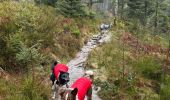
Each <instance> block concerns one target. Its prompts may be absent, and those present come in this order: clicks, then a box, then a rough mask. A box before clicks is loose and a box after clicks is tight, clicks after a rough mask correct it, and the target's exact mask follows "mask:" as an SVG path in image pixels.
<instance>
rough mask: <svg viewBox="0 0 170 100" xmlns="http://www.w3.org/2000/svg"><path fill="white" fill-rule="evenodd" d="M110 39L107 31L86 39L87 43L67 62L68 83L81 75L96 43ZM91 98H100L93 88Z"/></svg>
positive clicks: (95, 99)
mask: <svg viewBox="0 0 170 100" xmlns="http://www.w3.org/2000/svg"><path fill="white" fill-rule="evenodd" d="M110 40H111V33H110V32H108V31H105V32H104V34H101V33H99V34H97V35H94V36H92V38H91V39H89V40H88V42H87V44H85V45H84V46H83V47H82V49H81V51H80V52H78V53H77V55H76V57H75V58H74V59H72V60H71V61H70V62H68V64H67V65H68V66H69V73H70V82H69V85H71V84H72V83H73V82H75V81H76V80H77V79H78V78H80V77H82V76H83V74H84V72H85V69H84V63H85V62H86V60H87V58H88V55H89V53H90V52H91V51H92V50H93V49H94V48H95V47H97V46H98V45H100V44H102V43H104V42H108V41H110ZM92 100H101V99H100V98H99V97H98V96H97V92H96V91H95V90H94V89H93V95H92Z"/></svg>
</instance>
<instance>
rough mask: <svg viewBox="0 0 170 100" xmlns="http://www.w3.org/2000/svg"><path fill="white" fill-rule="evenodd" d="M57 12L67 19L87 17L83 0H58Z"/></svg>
mask: <svg viewBox="0 0 170 100" xmlns="http://www.w3.org/2000/svg"><path fill="white" fill-rule="evenodd" d="M56 8H57V11H59V12H60V13H61V14H62V15H64V16H66V17H80V16H84V15H85V11H84V9H83V6H82V4H81V0H58V2H57V4H56Z"/></svg>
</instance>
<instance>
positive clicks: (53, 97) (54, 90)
mask: <svg viewBox="0 0 170 100" xmlns="http://www.w3.org/2000/svg"><path fill="white" fill-rule="evenodd" d="M56 92H57V84H56V81H54V84H53V85H52V100H54V99H55V98H56Z"/></svg>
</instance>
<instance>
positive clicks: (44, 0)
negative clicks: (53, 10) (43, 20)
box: [34, 0, 58, 7]
mask: <svg viewBox="0 0 170 100" xmlns="http://www.w3.org/2000/svg"><path fill="white" fill-rule="evenodd" d="M34 1H35V3H37V4H45V5H50V6H53V7H54V6H55V3H56V2H57V1H58V0H34Z"/></svg>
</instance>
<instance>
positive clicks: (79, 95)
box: [59, 70, 94, 100]
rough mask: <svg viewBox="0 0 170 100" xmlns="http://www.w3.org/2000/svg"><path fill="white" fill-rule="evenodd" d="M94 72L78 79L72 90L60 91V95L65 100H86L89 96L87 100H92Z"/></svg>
mask: <svg viewBox="0 0 170 100" xmlns="http://www.w3.org/2000/svg"><path fill="white" fill-rule="evenodd" d="M93 77H94V74H93V71H92V70H89V71H86V72H85V74H84V76H83V77H81V78H79V79H77V80H76V81H75V82H74V83H73V84H72V86H71V88H68V89H65V88H61V89H59V94H60V96H61V98H64V99H63V100H84V99H85V96H87V100H92V85H93Z"/></svg>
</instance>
